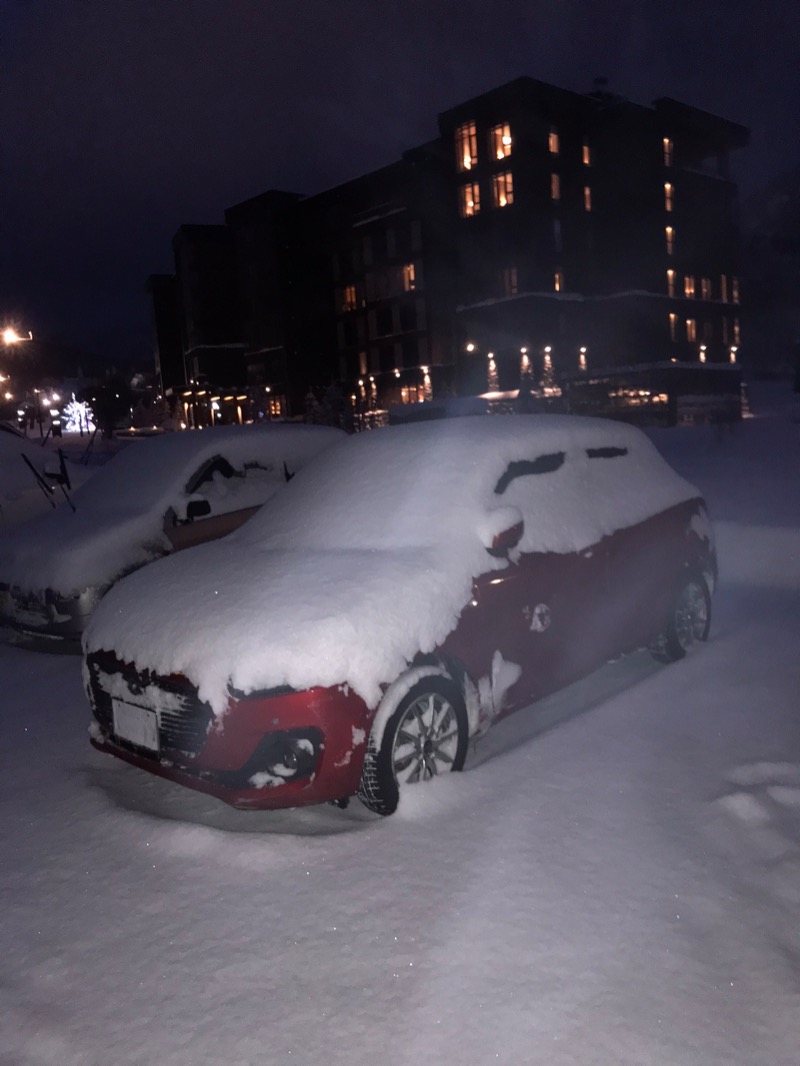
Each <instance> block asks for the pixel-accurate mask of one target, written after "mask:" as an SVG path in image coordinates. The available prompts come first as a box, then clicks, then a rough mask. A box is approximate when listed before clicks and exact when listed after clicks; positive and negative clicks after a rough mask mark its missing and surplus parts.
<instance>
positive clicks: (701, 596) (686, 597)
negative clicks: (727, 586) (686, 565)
mask: <svg viewBox="0 0 800 1066" xmlns="http://www.w3.org/2000/svg"><path fill="white" fill-rule="evenodd" d="M710 626H711V595H710V593H709V591H708V585H707V584H706V581H705V579H704V578H703V577H701V576H700V575H699V574H687V575H686V576H685V577H684V579H683V580H682V582H681V584H680V585H679V587H678V590H677V593H676V594H675V598H674V599H673V601H672V606H671V608H670V614H669V618H668V619H667V624H666V626H665V627H664V629H663V631H662V632H661V633H660V635H659V636H658V638H657V639H656V641H655V642H654V643H653V644H651V645H650V653H651V655H652V656H653V658H655V659H658V661H659V662H662V663H673V662H676V661H677V660H678V659H682V658H683V657H684V655H686V653H687V651H689V649H690V648H691V647H692V645H693V644H696V643H697V642H698V641H703V640H707V639H708V631H709V628H710Z"/></svg>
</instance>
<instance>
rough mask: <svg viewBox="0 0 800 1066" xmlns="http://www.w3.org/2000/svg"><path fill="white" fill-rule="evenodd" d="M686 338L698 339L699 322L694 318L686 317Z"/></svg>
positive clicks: (689, 339) (690, 339)
mask: <svg viewBox="0 0 800 1066" xmlns="http://www.w3.org/2000/svg"><path fill="white" fill-rule="evenodd" d="M686 339H687V341H696V340H697V322H696V321H695V319H693V318H687V319H686Z"/></svg>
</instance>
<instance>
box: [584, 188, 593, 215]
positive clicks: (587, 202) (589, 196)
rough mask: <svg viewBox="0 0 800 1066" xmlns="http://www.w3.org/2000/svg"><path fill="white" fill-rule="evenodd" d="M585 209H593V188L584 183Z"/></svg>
mask: <svg viewBox="0 0 800 1066" xmlns="http://www.w3.org/2000/svg"><path fill="white" fill-rule="evenodd" d="M583 210H584V211H591V210H592V190H591V188H590V186H588V185H584V187H583Z"/></svg>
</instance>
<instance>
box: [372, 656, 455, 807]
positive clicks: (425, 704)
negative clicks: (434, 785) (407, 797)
mask: <svg viewBox="0 0 800 1066" xmlns="http://www.w3.org/2000/svg"><path fill="white" fill-rule="evenodd" d="M468 733H469V727H468V723H467V711H466V708H465V706H464V700H463V698H462V696H461V693H460V692H459V690H458V688H457V687H456V685H454V684H453V682H452V681H450V680H449V678H446V677H440V676H436V675H431V676H429V677H423V678H421V679H420V680H419V681H418V682H417V683H416V684H415V685H413V686H412V687H411V688H410V689H409V690H408V692H407V693H406V694H405V696H404V697H403V699H402V700H401V701H400V703H399V704H398V706H397V709H396V710H395V711H394V712H393V714H392V716H391V717H390V718H389V720H388V722H387V723H386V727H385V728H384V730H383V735H382V737H381V738H380V741H379V742H378V743H377V744H376V742H375V738H374V736H370V738H369V742H368V744H367V752H366V755H365V756H364V769H363V772H362V775H361V785H360V787H359V790H358V795H359V798H360V799H361V801H362V803H363V804H364V805H365V806H366V807H369V809H370V810H371V811H375V813H376V814H383V815H387V814H394V812H395V810H396V809H397V804H398V802H399V800H400V789H401V788H404V787H405V786H406V785H410V784H414V783H415V782H417V781H428V780H429V779H430V778H432V777H435V776H436V775H437V774H441V773H448V772H450V771H452V770H460V769H461V768H462V767H463V765H464V760H465V759H466V757H467V743H468V739H469V737H468Z"/></svg>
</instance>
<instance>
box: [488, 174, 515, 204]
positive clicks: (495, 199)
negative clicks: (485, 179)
mask: <svg viewBox="0 0 800 1066" xmlns="http://www.w3.org/2000/svg"><path fill="white" fill-rule="evenodd" d="M492 203H493V204H494V206H495V207H508V205H509V204H513V203H514V183H513V181H512V179H511V171H510V170H504V171H503V173H502V174H494V175H492Z"/></svg>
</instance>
